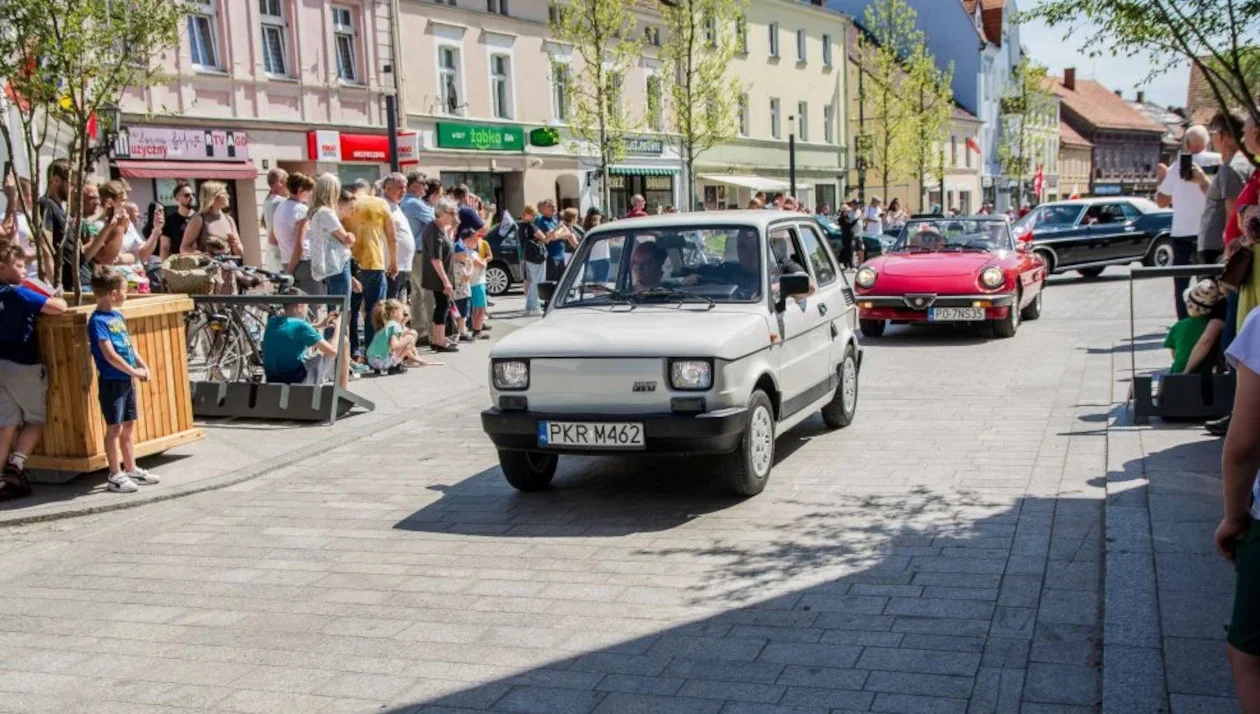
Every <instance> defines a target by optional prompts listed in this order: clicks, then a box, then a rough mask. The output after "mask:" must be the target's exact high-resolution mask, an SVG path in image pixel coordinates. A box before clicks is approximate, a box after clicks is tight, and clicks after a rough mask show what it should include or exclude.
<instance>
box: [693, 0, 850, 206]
mask: <svg viewBox="0 0 1260 714" xmlns="http://www.w3.org/2000/svg"><path fill="white" fill-rule="evenodd" d="M746 17H747V19H746V21H745V22H743V23H741V27H742V30H743V31H742V32H740V33H737V35H738V36H737V41H738V42H739V43H740V47H739V50H738V51H737V54H736V56H735V59H734V61H733V62H732V63H731V70H732V72H733V73H734V75H735V76H736V77H739V78H740V79H741V80H743V81H744V82H745V86H746V89H745V93H744V95H743V97H742V99H741V102H740V111H739V117H738V120H737V121H738V123H739V126H738V128H737V135H738V137H739V138H738V139H736V140H735V141H734V142H732V143H730V144H727V145H724V146H720V147H717V148H715V149H713V150H711V151H709V152H707V153H704V154H702V155H701V156H700V157H699V159H698V160H697V162H696V176H695V186H696V191H697V194H698V196H699V197H700V200H701V202H702V204H703V205H704V206H705V207H706V208H708V209H722V208H730V207H734V206H739V207H743V206H745V205H746V204H747V203H748V201H749V199H751V198H752V196H753V194H754V193H755V192H756V191H759V190H760V191H766V192H767V193H770V194H773V193H775V192H783V193H788V192H789V191H790V186H789V185H788V183H789V176H788V156H789V152H788V144H789V138H792V139H794V140H795V143H796V194H797V196H798V197H799V198H800V199H801V200H802V201H803V202H804V203H805V205H807V206H809V207H811V208H813V207H816V206H819V205H821V204H824V203H826V204H830V205H831V206H833V207H834V206H835V205H836V203H837V200H838V199H839V198H840V189H841V187H842V179H843V176H842V173H843V168H844V165H843V163H842V161H843V156H844V155H845V144H846V140H845V137H846V133H845V131H844V130H843V127H845V126H846V125H847V117H846V114H847V110H848V107H847V104H846V102H845V101H844V97H845V96H846V86H847V83H846V76H845V71H844V68H845V57H846V56H847V54H848V52H847V44H846V43H847V42H848V38H849V31H850V29H851V27H852V23H851V22H850V20H849V19H848V17H846V16H845V15H842V14H840V13H837V12H833V11H830V10H826V9H824V8H823V7H821V6H818V5H814V4H804V3H801V2H795V1H793V0H761V1H759V2H753V3H749V5H748V6H747V16H746Z"/></svg>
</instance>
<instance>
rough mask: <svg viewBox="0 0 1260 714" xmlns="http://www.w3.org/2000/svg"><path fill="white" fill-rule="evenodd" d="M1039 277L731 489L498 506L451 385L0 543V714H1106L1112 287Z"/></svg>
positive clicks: (899, 364) (701, 486) (876, 368)
mask: <svg viewBox="0 0 1260 714" xmlns="http://www.w3.org/2000/svg"><path fill="white" fill-rule="evenodd" d="M1055 283H1056V284H1055V285H1054V286H1053V287H1052V288H1051V292H1050V293H1049V294H1048V295H1047V299H1046V312H1045V316H1044V317H1043V319H1042V320H1039V321H1037V322H1034V323H1027V324H1025V325H1024V326H1023V327H1022V328H1021V330H1020V333H1019V335H1018V336H1017V337H1016V338H1014V339H1012V340H993V339H991V338H985V337H980V336H978V335H973V334H968V333H960V332H949V331H941V330H928V329H904V328H895V329H893V330H890V332H889V336H888V337H886V338H884V339H881V340H871V341H869V342H868V349H869V352H868V354H867V358H866V360H865V363H864V372H863V375H862V381H861V389H862V393H861V407H860V414H859V418H858V421H857V422H856V423H855V424H854V425H853V426H852V427H850V428H849V429H846V430H842V431H838V432H828V431H826V430H825V429H824V428H823V426H822V424H821V421H820V420H811V421H809V422H807V423H806V424H804V425H802V426H801V427H800V428H798V429H796V430H794V431H793V432H791V433H789V434H786V435H783V436H782V437H781V438H780V440H779V442H778V452H779V453H778V462H777V466H776V470H775V474H774V477H773V479H772V481H771V483H770V486H769V487H768V488H767V490H766V492H765V493H763V494H762V495H760V496H758V497H756V498H753V499H748V500H743V501H740V500H738V499H733V498H731V497H729V496H727V495H726V494H725V493H724V491H723V490H722V488H721V486H720V484H717V483H714V482H713V480H712V479H711V478H710V477H708V476H707V475H706V474H705V468H704V466H705V464H704V462H703V461H702V460H667V459H632V460H624V461H623V460H616V461H614V460H603V459H582V458H575V459H568V460H565V461H564V462H563V464H562V472H561V474H560V476H559V477H558V479H557V484H556V488H554V489H553V490H552V491H550V492H548V493H544V494H532V495H528V496H526V495H521V494H517V493H514V492H512V491H511V490H510V489H509V488H508V487H507V486H506V484H504V483H503V479H502V475H501V473H500V472H499V470H498V468H497V463H496V459H495V454H494V451H493V449H492V448H491V447H490V445H489V444H488V442H487V441H486V439H485V437H484V435H482V434H481V431H480V425H479V420H478V412H479V411H480V409H481V408H482V406H483V404H484V402H485V396H484V394H483V393H482V392H481V390H480V388H475V389H469V390H466V391H464V392H460V393H458V394H453V395H452V396H451V397H450V398H448V399H444V400H442V401H441V402H440V403H437V404H432V403H430V404H429V405H428V406H427V407H425V408H424V409H423V410H412V411H406V412H400V413H399V415H398V417H397V420H396V421H395V422H393V423H391V424H389V425H382V426H381V428H380V429H379V430H375V431H373V433H370V434H363V435H361V436H360V437H359V438H357V439H355V440H354V441H351V442H347V443H345V444H341V445H337V446H335V447H333V448H331V449H330V450H328V451H327V452H325V453H322V454H319V455H317V456H314V457H312V458H310V459H308V460H304V461H299V462H295V463H293V464H290V465H288V466H285V467H283V468H280V469H278V470H275V471H273V472H271V473H268V474H265V475H263V476H260V477H258V478H255V479H252V480H249V481H245V482H242V483H239V484H236V485H233V486H229V487H227V488H224V489H221V490H216V491H211V492H206V493H200V494H196V495H193V496H189V497H187V498H183V499H179V500H175V501H170V502H165V503H159V504H154V505H151V506H146V507H144V508H138V509H133V510H131V511H127V512H124V513H107V514H99V515H95V516H89V517H86V518H80V519H70V520H65V521H58V522H54V523H47V524H33V525H29V526H22V527H17V528H10V529H4V530H0V545H3V549H0V598H2V599H3V601H4V602H5V603H6V617H4V618H0V711H15V712H24V713H26V712H42V711H56V712H64V711H92V712H112V711H120V712H128V713H129V714H131V713H134V712H184V711H215V712H220V711H223V712H227V711H234V712H241V711H265V712H390V713H391V714H401V713H403V712H407V713H409V714H410V713H411V712H420V711H423V712H430V713H438V712H445V713H454V712H465V713H467V712H473V711H496V712H546V713H548V714H550V713H553V712H599V713H601V714H607V713H614V712H615V713H617V714H620V713H623V712H669V713H673V712H721V713H722V714H753V713H767V714H792V713H800V712H829V713H831V714H836V713H844V712H859V711H860V712H867V711H874V712H893V713H896V712H902V713H906V714H919V713H931V712H954V713H958V714H964V713H966V714H980V713H982V712H994V713H1002V714H1005V713H1006V712H1022V713H1023V714H1084V713H1086V712H1097V711H1099V710H1100V709H1101V708H1102V706H1103V702H1104V699H1103V694H1104V686H1103V679H1104V677H1103V673H1104V669H1103V666H1102V665H1103V659H1102V655H1103V647H1102V633H1103V612H1104V610H1103V607H1104V604H1103V593H1104V581H1103V577H1102V575H1103V566H1104V557H1105V556H1107V555H1108V553H1109V551H1107V550H1106V548H1105V544H1104V531H1103V525H1104V515H1105V511H1106V509H1105V505H1106V497H1107V495H1108V489H1109V485H1110V483H1111V481H1112V480H1113V479H1109V478H1108V475H1109V471H1114V469H1109V449H1108V442H1109V433H1110V432H1112V431H1113V430H1112V429H1109V426H1111V424H1110V421H1111V420H1112V414H1113V409H1114V406H1115V403H1114V401H1113V395H1114V386H1115V385H1114V380H1115V374H1116V373H1115V364H1114V354H1113V345H1114V344H1115V343H1116V341H1117V340H1118V339H1120V337H1121V336H1122V335H1124V334H1127V326H1128V322H1127V312H1126V311H1125V310H1124V307H1127V300H1125V299H1123V296H1124V294H1125V292H1126V291H1127V286H1126V284H1125V283H1124V282H1120V281H1115V280H1105V279H1104V280H1100V281H1087V282H1081V281H1076V280H1060V279H1056V281H1055ZM1159 287H1160V286H1157V285H1151V286H1149V287H1147V286H1144V287H1143V293H1142V297H1143V303H1142V304H1147V303H1148V302H1149V304H1151V305H1160V306H1162V304H1163V301H1162V300H1161V299H1160V298H1161V297H1162V296H1163V295H1164V293H1166V292H1168V287H1167V286H1163V288H1164V289H1163V290H1162V291H1161V290H1159V289H1158V288H1159ZM1122 306H1124V307H1122ZM1143 318H1144V320H1147V321H1149V322H1151V323H1158V322H1160V321H1161V320H1164V316H1163V314H1162V311H1161V310H1155V309H1152V310H1149V311H1146V312H1144V314H1143ZM396 398H397V399H399V400H405V399H412V398H414V397H412V396H410V395H404V394H399V395H397V396H396ZM1152 438H1153V437H1152ZM1152 443H1154V442H1152ZM1149 471H1150V470H1148V472H1149ZM1152 503H1153V502H1152ZM1154 510H1155V511H1158V510H1159V509H1158V508H1155V509H1154ZM1157 520H1158V519H1157ZM1156 532H1157V533H1158V532H1159V530H1158V527H1157V529H1156ZM1108 592H1109V591H1108ZM1160 595H1162V591H1161V593H1160ZM1152 649H1153V648H1152ZM1200 660H1201V661H1202V662H1203V663H1204V664H1205V665H1210V664H1212V663H1213V660H1212V658H1210V657H1208V656H1207V654H1204V656H1202V657H1201V658H1200ZM1220 664H1221V666H1223V659H1221V660H1220ZM120 668H121V669H122V671H126V672H127V673H128V675H127V676H126V677H120V676H118V672H119V671H120ZM1170 671H1172V669H1171V667H1170ZM1191 676H1192V677H1197V676H1198V675H1191ZM1204 681H1206V680H1204ZM1199 684H1200V680H1199V679H1197V678H1196V679H1195V686H1199ZM1172 691H1174V692H1175V693H1177V694H1182V693H1185V692H1184V691H1183V690H1181V689H1173V690H1172ZM1174 701H1176V700H1174ZM1117 711H1120V710H1117ZM1130 711H1135V712H1143V713H1144V712H1147V711H1157V710H1156V709H1133V710H1130ZM1187 711H1190V710H1187Z"/></svg>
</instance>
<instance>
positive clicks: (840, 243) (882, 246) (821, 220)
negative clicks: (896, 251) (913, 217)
mask: <svg viewBox="0 0 1260 714" xmlns="http://www.w3.org/2000/svg"><path fill="white" fill-rule="evenodd" d="M814 218H816V219H818V225H820V226H822V229H823V232H824V233H826V234H827V242H828V243H831V252H833V253H835V254H836V257H837V258H839V257H840V256H842V255H844V231H843V230H842V229H841V228H840V224H839V223H838V222H836V220H835V219H834V218H832V217H830V216H814ZM855 238H859V239H861V241H862V251H863V254H862V259H863V260H870V259H871V258H875V257H877V256H880V255H883V254H884V253H885V252H886V251H887V250H888V249H889V248H890V247H891V246H892V244H893V243H896V242H897V237H896V236H877V235H874V234H872V233H860V234H859V235H857V236H855ZM854 247H855V248H856V246H854ZM858 262H860V261H858V260H857V257H856V256H855V257H854V261H853V264H854V267H856V266H857V263H858Z"/></svg>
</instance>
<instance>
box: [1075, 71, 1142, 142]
mask: <svg viewBox="0 0 1260 714" xmlns="http://www.w3.org/2000/svg"><path fill="white" fill-rule="evenodd" d="M1053 79H1054V93H1055V94H1057V95H1059V99H1060V100H1062V103H1063V106H1064V107H1066V108H1067V109H1069V110H1071V111H1072V112H1073V113H1074V114H1076V115H1077V116H1079V117H1081V119H1082V120H1084V121H1085V122H1088V123H1089V124H1090V125H1091V126H1093V127H1094V128H1095V129H1131V130H1134V131H1151V132H1158V133H1159V134H1163V133H1164V131H1165V128H1164V126H1163V125H1162V124H1159V123H1156V122H1155V120H1153V119H1151V118H1150V117H1148V116H1146V115H1145V114H1143V113H1142V112H1139V111H1138V110H1136V109H1134V108H1133V107H1131V106H1129V103H1128V102H1126V101H1124V100H1123V99H1121V98H1120V97H1118V96H1116V93H1115V92H1113V91H1111V90H1110V89H1107V88H1106V87H1104V86H1103V85H1101V84H1099V83H1098V82H1095V81H1093V80H1091V79H1080V78H1079V77H1078V78H1077V80H1076V89H1075V91H1073V90H1069V89H1068V88H1067V87H1065V86H1063V80H1062V78H1060V77H1054V78H1053Z"/></svg>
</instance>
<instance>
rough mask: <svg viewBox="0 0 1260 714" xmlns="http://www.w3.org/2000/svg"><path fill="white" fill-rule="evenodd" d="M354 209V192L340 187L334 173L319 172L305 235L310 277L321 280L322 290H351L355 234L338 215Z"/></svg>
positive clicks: (337, 292)
mask: <svg viewBox="0 0 1260 714" xmlns="http://www.w3.org/2000/svg"><path fill="white" fill-rule="evenodd" d="M353 213H354V194H353V193H350V192H349V191H343V190H342V189H341V181H340V180H339V179H338V178H337V177H336V176H335V175H334V174H328V173H326V174H321V175H320V177H319V178H318V179H317V180H316V181H315V190H314V191H313V192H312V194H311V210H310V214H309V219H308V220H309V223H310V227H309V228H308V229H307V234H306V235H307V238H308V240H309V241H310V251H311V278H312V279H314V280H319V281H322V282H323V284H324V290H325V294H327V295H349V294H350V246H352V245H354V234H353V233H348V232H347V231H346V229H345V228H343V227H342V225H341V219H342V218H344V217H346V216H349V215H351V214H353Z"/></svg>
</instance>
